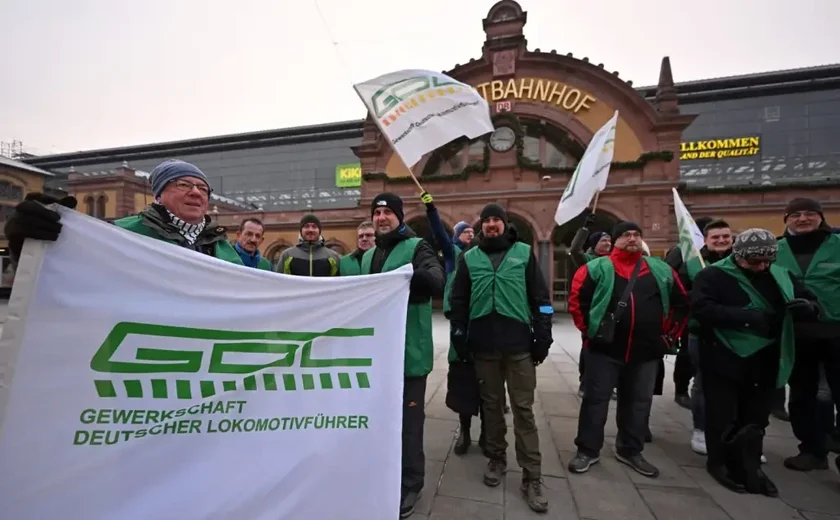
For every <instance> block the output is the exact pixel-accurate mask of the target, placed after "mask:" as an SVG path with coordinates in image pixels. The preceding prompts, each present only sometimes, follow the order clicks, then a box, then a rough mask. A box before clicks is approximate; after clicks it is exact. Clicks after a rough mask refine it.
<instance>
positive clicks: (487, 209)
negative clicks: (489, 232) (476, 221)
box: [481, 202, 508, 223]
mask: <svg viewBox="0 0 840 520" xmlns="http://www.w3.org/2000/svg"><path fill="white" fill-rule="evenodd" d="M490 217H496V218H498V219H501V220H502V221H503V222H505V223H507V221H508V216H507V211H505V208H503V207H501V206H499V205H498V204H496V203H495V202H491V203H490V204H488V205H486V206H484V209H482V210H481V221H482V222H484V221H485V220H487V219H488V218H490Z"/></svg>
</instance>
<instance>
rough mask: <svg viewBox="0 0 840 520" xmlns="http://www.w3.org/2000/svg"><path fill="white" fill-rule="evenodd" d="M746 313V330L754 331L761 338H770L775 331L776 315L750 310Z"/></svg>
mask: <svg viewBox="0 0 840 520" xmlns="http://www.w3.org/2000/svg"><path fill="white" fill-rule="evenodd" d="M746 312H747V313H748V314H747V316H746V323H745V324H744V325H745V328H746V329H748V330H752V331H753V332H755V333H756V334H758V335H759V336H765V337H767V336H770V333H771V332H772V330H773V320H775V319H776V315H775V314H772V313H769V312H764V311H759V310H749V311H746Z"/></svg>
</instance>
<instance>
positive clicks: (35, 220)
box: [5, 159, 242, 265]
mask: <svg viewBox="0 0 840 520" xmlns="http://www.w3.org/2000/svg"><path fill="white" fill-rule="evenodd" d="M149 181H150V182H151V185H152V194H153V195H154V198H155V200H154V202H152V203H151V204H149V205H148V206H146V208H144V209H143V210H142V211H140V213H138V214H137V215H132V216H129V217H125V218H121V219H118V220H115V221H114V224H115V225H116V226H118V227H121V228H123V229H126V230H128V231H131V232H133V233H137V234H140V235H143V236H147V237H150V238H154V239H156V240H163V241H165V242H169V243H172V244H176V245H179V246H181V247H184V248H186V249H191V250H193V251H198V252H200V253H203V254H206V255H210V256H214V257H216V258H218V259H220V260H225V261H227V262H231V263H235V264H239V265H242V259H241V258H240V257H239V254H238V253H237V252H236V250H235V249H234V248H233V246H232V245H231V244H230V242H229V241H228V239H227V235H226V229H225V228H224V227H221V226H214V225H211V221H210V217H209V216H208V215H207V208H208V205H209V203H210V194H211V193H212V191H213V190H212V189H211V188H210V184H209V183H208V182H207V176H206V175H204V172H202V171H201V170H200V169H198V167H197V166H195V165H193V164H190V163H188V162H184V161H180V160H177V159H170V160H167V161H164V162H162V163H161V164H159V165H158V166H156V167H155V169H154V170H152V173H151V174H150V176H149ZM76 203H77V201H76V199H75V198H74V197H64V198H62V199H57V198H55V197H51V196H49V195H45V194H43V193H30V194H28V195H27V196H26V199H25V200H24V201H23V202H21V203H20V204H18V205H17V206H16V207H15V211H14V213H13V214H12V217H11V218H10V219H9V220H8V221H6V227H5V233H6V237H7V238H8V240H9V249H10V251H11V253H12V261H13V262H14V263H15V264H17V260H18V258H19V257H20V251H21V248H22V247H23V242H24V240H25V239H27V238H32V239H36V240H48V241H54V240H57V239H58V235H59V233H60V232H61V223H60V222H59V220H60V216H59V214H58V212H56V211H53V210H51V209H49V208H47V207H46V206H47V205H50V204H60V205H62V206H65V207H68V208H71V209H74V208H75V207H76Z"/></svg>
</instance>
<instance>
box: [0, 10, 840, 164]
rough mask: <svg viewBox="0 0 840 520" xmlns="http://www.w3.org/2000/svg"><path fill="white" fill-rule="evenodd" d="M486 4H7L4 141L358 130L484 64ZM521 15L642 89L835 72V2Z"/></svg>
mask: <svg viewBox="0 0 840 520" xmlns="http://www.w3.org/2000/svg"><path fill="white" fill-rule="evenodd" d="M494 3H495V2H493V1H490V0H317V2H316V0H299V1H292V0H236V1H233V0H0V49H2V55H1V56H2V69H0V141H6V142H8V141H12V140H19V141H22V142H23V146H24V149H25V150H26V151H29V152H31V153H38V154H45V153H59V152H68V151H75V150H87V149H95V148H103V147H113V146H125V145H133V144H143V143H150V142H160V141H167V140H174V139H189V138H194V137H203V136H209V135H219V134H229V133H237V132H248V131H256V130H265V129H272V128H282V127H289V126H300V125H308V124H317V123H325V122H330V121H343V120H348V119H361V118H362V117H364V115H365V111H364V108H363V106H362V104H361V102H360V101H359V100H358V98H357V97H356V95H355V94H354V93H353V90H352V89H351V84H352V82H353V81H362V80H365V79H369V78H372V77H375V76H377V75H380V74H383V73H385V72H390V71H394V70H398V69H406V68H425V69H432V70H448V69H450V68H452V67H453V66H454V65H455V64H457V63H465V62H467V61H469V59H470V58H478V57H479V54H480V51H481V45H482V43H483V42H484V32H483V29H482V25H481V20H482V19H483V18H484V17H485V16H486V15H487V11H488V10H489V8H490V7H491V6H492V5H493V4H494ZM520 3H521V5H522V6H523V8H524V9H525V10H526V11H527V12H528V23H527V25H526V26H525V36H526V38H527V39H528V47H529V48H530V49H532V50H533V49H535V48H540V49H541V50H543V51H549V50H551V49H556V50H557V52H558V53H563V54H565V53H567V52H572V53H574V55H575V56H576V57H584V56H588V57H589V58H590V60H591V61H592V62H593V63H604V64H605V67H606V68H607V69H609V70H610V71H614V70H617V71H619V72H620V75H621V77H622V78H624V79H631V80H633V82H634V84H635V85H636V86H642V85H648V84H652V83H655V82H656V80H657V78H658V73H659V64H660V60H661V58H662V56H665V55H670V56H671V64H672V67H673V72H674V79H675V81H677V82H680V81H687V80H693V79H704V78H710V77H717V76H729V75H737V74H746V73H751V72H764V71H770V70H778V69H789V68H797V67H805V66H813V65H824V64H829V63H840V33H838V31H837V29H836V23H837V20H838V19H840V0H703V1H699V2H687V1H684V0H597V1H593V2H581V1H579V0H522V1H521V2H520ZM318 7H320V12H321V13H322V14H323V20H324V21H325V22H326V24H325V23H324V21H322V17H321V15H319V9H318ZM325 25H326V26H325ZM327 27H328V29H327ZM330 33H331V36H330ZM333 39H334V40H335V41H336V42H338V45H337V46H334V45H333V43H332V41H333Z"/></svg>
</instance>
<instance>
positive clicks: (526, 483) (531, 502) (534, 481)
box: [519, 478, 548, 513]
mask: <svg viewBox="0 0 840 520" xmlns="http://www.w3.org/2000/svg"><path fill="white" fill-rule="evenodd" d="M519 489H520V490H521V491H522V496H523V497H524V498H525V502H527V503H528V507H530V508H531V510H532V511H536V512H537V513H545V512H546V511H548V500H547V499H546V498H545V495H543V492H542V479H539V478H531V479H524V478H523V479H522V486H521V487H520V488H519Z"/></svg>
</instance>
